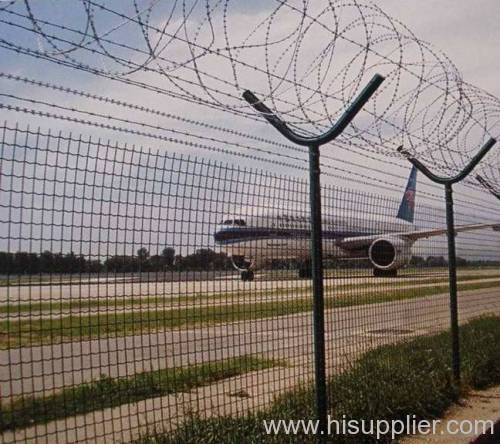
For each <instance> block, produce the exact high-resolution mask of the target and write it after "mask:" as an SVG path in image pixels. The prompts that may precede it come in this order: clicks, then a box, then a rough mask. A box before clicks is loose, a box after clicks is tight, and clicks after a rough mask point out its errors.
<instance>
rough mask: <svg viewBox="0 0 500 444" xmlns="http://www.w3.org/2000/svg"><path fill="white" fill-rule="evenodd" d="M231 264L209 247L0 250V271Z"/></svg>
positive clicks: (157, 269) (223, 266) (203, 267)
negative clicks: (112, 251) (184, 250)
mask: <svg viewBox="0 0 500 444" xmlns="http://www.w3.org/2000/svg"><path fill="white" fill-rule="evenodd" d="M230 268H232V266H231V261H230V259H229V257H228V256H227V255H226V254H225V253H217V252H215V251H213V250H211V249H210V248H203V249H199V250H196V251H195V252H194V253H192V254H188V255H186V256H183V255H181V254H176V253H175V249H173V248H165V249H163V251H162V252H161V254H154V255H151V254H150V253H149V251H148V249H147V248H144V247H142V248H140V249H139V250H137V254H136V255H115V256H110V257H108V258H106V259H104V260H100V259H95V258H89V257H86V256H84V255H82V254H75V253H74V252H69V253H65V254H64V253H53V252H51V251H44V252H42V253H31V252H24V251H19V252H16V253H11V252H4V251H0V274H41V273H59V274H71V273H99V272H112V273H131V272H164V271H190V270H227V269H230Z"/></svg>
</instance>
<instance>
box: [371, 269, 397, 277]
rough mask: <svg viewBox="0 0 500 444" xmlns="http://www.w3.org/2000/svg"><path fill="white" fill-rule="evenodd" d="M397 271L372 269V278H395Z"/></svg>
mask: <svg viewBox="0 0 500 444" xmlns="http://www.w3.org/2000/svg"><path fill="white" fill-rule="evenodd" d="M397 275H398V270H397V269H396V270H380V269H379V268H374V269H373V276H375V277H396V276H397Z"/></svg>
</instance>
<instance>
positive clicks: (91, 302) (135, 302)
mask: <svg viewBox="0 0 500 444" xmlns="http://www.w3.org/2000/svg"><path fill="white" fill-rule="evenodd" d="M405 277H406V278H407V279H405V280H402V281H398V282H383V283H382V284H380V283H370V284H366V285H365V286H364V288H363V291H365V292H366V291H369V290H372V289H374V290H377V289H380V287H381V286H382V287H383V288H384V290H387V289H393V288H397V287H401V286H405V285H410V284H412V283H414V282H418V283H419V284H424V285H425V284H429V285H430V284H439V283H443V284H444V283H446V282H447V277H442V278H419V277H413V276H411V275H407V276H405ZM494 278H498V279H500V275H490V276H485V275H484V274H475V275H468V276H467V275H465V276H459V278H458V279H459V282H460V280H467V281H474V280H480V279H494ZM356 287H359V284H356V283H349V284H342V283H341V284H332V283H331V282H329V281H326V283H325V288H326V291H329V290H334V291H343V290H349V289H352V288H356ZM310 289H311V286H310V285H306V286H301V287H294V288H293V293H294V294H301V293H305V292H307V291H309V290H310ZM289 293H290V288H286V287H285V288H275V289H272V290H260V291H238V292H229V293H215V294H211V295H206V294H191V295H187V296H176V295H169V296H146V297H128V298H127V297H126V298H118V297H116V298H114V299H106V300H102V299H87V300H73V301H67V302H64V301H49V302H24V303H10V304H8V305H0V313H8V314H17V313H27V314H29V313H34V312H43V311H45V312H47V313H48V314H57V313H61V314H64V312H65V311H66V312H69V311H71V310H79V309H90V308H105V309H108V310H110V309H119V308H123V309H127V308H133V307H137V306H139V307H144V306H146V305H154V308H160V307H162V306H164V305H165V303H172V302H184V303H186V302H198V303H199V302H214V301H215V300H228V299H233V298H235V297H238V298H244V297H245V296H252V297H255V296H278V295H280V294H289Z"/></svg>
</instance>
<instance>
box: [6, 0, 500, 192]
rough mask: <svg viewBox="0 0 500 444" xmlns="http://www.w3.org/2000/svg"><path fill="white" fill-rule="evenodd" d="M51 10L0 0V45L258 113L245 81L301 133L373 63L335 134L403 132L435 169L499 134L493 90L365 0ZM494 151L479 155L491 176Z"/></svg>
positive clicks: (378, 144)
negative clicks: (371, 83) (356, 109)
mask: <svg viewBox="0 0 500 444" xmlns="http://www.w3.org/2000/svg"><path fill="white" fill-rule="evenodd" d="M245 8H246V9H245ZM252 8H253V10H251V9H252ZM53 12H54V11H53V10H52V9H51V8H49V7H47V6H46V4H40V3H37V2H33V1H31V0H25V1H24V2H8V3H7V4H5V5H2V8H0V26H2V27H5V29H6V30H11V31H12V30H14V32H10V33H9V32H6V33H3V34H4V37H2V38H1V39H0V46H1V47H3V48H5V49H9V50H11V51H14V52H16V53H22V54H26V55H30V56H33V57H37V58H42V59H44V60H48V61H51V62H54V63H57V64H59V65H62V66H68V67H72V68H75V69H78V70H82V71H85V72H89V73H92V74H96V75H100V76H104V77H106V78H108V79H112V80H118V81H121V82H126V83H127V84H129V85H135V86H136V87H139V88H144V89H147V90H149V91H158V90H160V91H162V93H163V94H166V95H170V96H171V97H174V98H176V99H181V100H184V101H187V102H189V103H194V104H198V105H199V104H202V105H204V106H209V107H212V108H215V109H220V110H223V111H224V112H227V113H230V114H232V115H234V116H238V117H243V118H250V119H260V116H256V115H255V114H254V112H253V110H252V109H251V108H249V107H248V105H247V104H246V103H245V102H244V101H243V100H242V99H241V94H242V92H243V90H244V89H251V90H253V91H255V92H256V93H257V94H258V95H259V97H260V98H261V99H262V100H263V101H265V103H266V104H267V106H269V107H270V108H271V110H272V111H273V112H275V113H276V114H277V115H279V116H280V117H281V118H282V119H283V120H285V121H286V122H287V123H288V124H289V125H290V126H292V127H293V128H294V129H295V130H297V131H299V132H301V133H302V134H305V135H311V134H318V133H319V132H322V131H324V130H325V128H328V127H329V126H330V125H331V124H332V123H333V122H335V120H336V118H337V117H338V115H339V114H340V113H341V112H342V111H343V110H345V108H346V106H348V104H349V103H350V102H351V101H352V100H353V98H354V96H355V95H356V94H357V93H358V92H359V90H360V89H361V88H362V87H363V86H364V85H365V84H366V82H367V81H368V80H369V78H370V77H371V76H372V75H373V74H374V73H376V72H377V73H381V74H383V75H384V76H385V77H386V80H385V82H384V84H383V86H382V88H380V89H379V91H378V92H377V93H376V94H375V95H374V97H373V99H372V100H371V101H370V102H369V103H368V104H367V106H366V107H365V109H364V110H363V111H362V113H360V115H359V116H358V117H357V118H356V119H355V121H354V123H353V124H351V125H350V126H349V128H348V129H347V130H346V131H345V132H344V134H343V135H342V136H341V137H340V138H339V140H338V142H339V145H342V146H353V147H356V148H358V149H359V148H360V147H362V148H365V149H367V150H371V151H372V152H377V153H382V154H384V155H386V156H396V155H397V154H396V153H395V148H396V147H397V146H399V145H403V146H404V147H405V148H406V150H408V151H410V152H412V153H413V154H414V155H416V156H418V157H419V158H421V159H422V160H424V161H425V162H428V163H432V165H433V167H435V168H437V169H438V170H441V171H450V172H451V171H456V170H458V169H461V168H462V167H463V165H464V164H465V163H467V161H468V159H470V157H471V155H472V154H473V153H475V151H477V149H478V148H479V147H480V146H481V145H482V144H483V143H484V142H485V140H486V139H487V138H488V137H491V136H493V137H495V136H497V135H498V120H499V119H498V115H499V111H498V110H499V109H500V103H499V100H498V99H497V98H496V97H494V96H492V95H491V94H488V93H486V92H484V91H482V90H480V89H479V88H476V87H474V86H472V85H470V84H468V83H466V82H464V81H463V79H462V77H461V75H460V73H459V71H458V69H457V68H456V67H455V65H454V64H453V63H452V62H451V61H450V59H449V58H448V57H447V56H446V55H445V54H443V53H441V52H440V51H438V50H437V49H435V48H434V47H433V46H432V45H431V44H429V43H427V42H425V41H423V40H421V39H419V38H417V37H416V36H415V35H414V34H413V33H412V32H411V30H410V29H409V28H407V27H406V26H405V25H404V24H402V23H401V22H400V21H399V20H397V19H395V18H393V17H391V16H389V15H388V14H386V13H385V12H384V11H383V10H382V9H381V8H380V7H379V6H378V5H376V4H374V3H371V2H368V1H358V0H330V1H326V0H325V1H315V2H312V1H310V0H288V1H284V0H275V1H274V2H267V3H266V4H265V5H261V4H259V5H258V6H252V5H242V4H241V3H240V2H236V1H234V0H206V1H204V2H201V1H196V0H191V1H190V0H178V1H175V2H168V3H165V2H159V1H158V0H153V1H138V0H130V1H122V2H111V4H109V3H104V2H98V1H95V0H75V2H74V11H72V14H71V18H67V17H65V19H64V20H63V21H58V20H56V19H55V17H54V16H53ZM243 21H244V24H245V26H242V22H243ZM33 36H34V37H35V38H34V39H33V38H30V37H33ZM139 77H140V79H139ZM165 81H166V84H167V85H168V87H167V86H165ZM159 84H161V85H162V86H161V87H159V86H158V85H159ZM68 92H69V91H68ZM71 93H72V94H74V93H73V92H71ZM52 105H56V104H52ZM192 120H196V119H192ZM186 123H188V122H187V121H186ZM152 129H154V128H152ZM156 129H157V130H158V129H159V128H156ZM234 134H235V135H238V136H241V137H246V138H249V137H248V135H243V133H242V132H241V131H237V130H235V132H234ZM254 140H255V141H258V138H257V137H256V138H254ZM262 142H264V141H262ZM274 143H276V142H274ZM285 146H286V149H287V150H289V149H291V147H290V146H289V145H283V147H285ZM263 152H264V153H265V150H264V151H263ZM283 156H285V157H287V156H289V155H288V154H283ZM499 160H500V159H499V158H498V156H496V157H494V158H493V157H491V158H488V159H487V161H486V162H484V163H483V164H482V166H481V174H483V175H484V176H485V177H486V178H487V180H488V181H491V182H492V183H493V184H495V186H496V184H498V183H500V170H499V167H498V165H499Z"/></svg>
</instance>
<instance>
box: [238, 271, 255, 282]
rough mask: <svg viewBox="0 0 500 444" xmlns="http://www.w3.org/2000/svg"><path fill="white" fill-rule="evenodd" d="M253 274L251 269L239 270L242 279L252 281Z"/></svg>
mask: <svg viewBox="0 0 500 444" xmlns="http://www.w3.org/2000/svg"><path fill="white" fill-rule="evenodd" d="M253 278H254V275H253V271H252V270H245V271H242V272H241V280H242V281H253Z"/></svg>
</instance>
